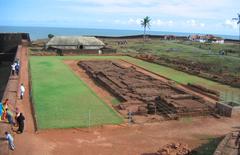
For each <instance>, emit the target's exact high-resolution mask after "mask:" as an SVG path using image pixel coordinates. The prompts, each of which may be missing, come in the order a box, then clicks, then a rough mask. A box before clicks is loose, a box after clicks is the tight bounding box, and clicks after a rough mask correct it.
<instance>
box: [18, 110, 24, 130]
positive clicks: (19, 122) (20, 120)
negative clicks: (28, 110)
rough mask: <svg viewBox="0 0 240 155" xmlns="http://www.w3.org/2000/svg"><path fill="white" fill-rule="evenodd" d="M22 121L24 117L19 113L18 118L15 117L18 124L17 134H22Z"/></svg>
mask: <svg viewBox="0 0 240 155" xmlns="http://www.w3.org/2000/svg"><path fill="white" fill-rule="evenodd" d="M24 120H25V117H24V116H23V114H22V113H20V114H19V116H17V124H18V130H17V133H23V130H24Z"/></svg>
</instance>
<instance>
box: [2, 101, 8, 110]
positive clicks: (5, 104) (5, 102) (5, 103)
mask: <svg viewBox="0 0 240 155" xmlns="http://www.w3.org/2000/svg"><path fill="white" fill-rule="evenodd" d="M8 101H9V100H8V98H7V99H5V101H4V102H3V108H4V109H7V108H8Z"/></svg>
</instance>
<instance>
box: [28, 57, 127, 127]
mask: <svg viewBox="0 0 240 155" xmlns="http://www.w3.org/2000/svg"><path fill="white" fill-rule="evenodd" d="M30 64H31V74H32V89H33V99H34V105H35V110H36V118H37V125H38V128H39V129H46V128H70V127H87V126H89V125H90V126H94V125H100V124H119V123H122V121H123V120H122V118H120V117H119V116H118V114H117V113H116V112H115V111H113V110H112V109H111V108H110V107H109V106H108V105H106V104H105V103H104V102H103V101H102V100H101V99H100V98H99V97H98V96H97V95H96V94H95V93H94V92H93V91H91V90H90V89H89V88H88V87H87V86H86V84H85V83H84V82H83V81H81V80H80V79H79V78H78V77H77V76H76V75H75V74H74V73H73V72H72V71H71V70H70V69H69V68H68V66H66V65H65V64H64V63H62V61H61V59H59V57H31V58H30Z"/></svg>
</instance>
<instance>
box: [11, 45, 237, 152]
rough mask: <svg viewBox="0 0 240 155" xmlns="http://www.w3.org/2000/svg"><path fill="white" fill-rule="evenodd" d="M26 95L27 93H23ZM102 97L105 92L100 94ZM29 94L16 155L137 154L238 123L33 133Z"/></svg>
mask: <svg viewBox="0 0 240 155" xmlns="http://www.w3.org/2000/svg"><path fill="white" fill-rule="evenodd" d="M26 54H27V48H26V47H23V49H22V53H21V59H22V60H21V61H22V68H21V69H22V72H21V77H20V79H21V82H23V83H25V86H26V88H27V90H28V81H27V80H28V65H27V64H28V59H27V55H26ZM26 94H28V93H27V92H26ZM102 95H103V96H105V95H106V94H104V93H103V94H102ZM28 97H29V96H28V95H26V96H25V97H24V100H23V102H22V101H18V102H17V106H18V107H19V108H20V109H21V110H22V111H23V113H24V114H25V116H26V121H25V122H26V130H25V132H24V133H23V134H20V135H15V143H16V150H15V151H14V152H13V154H16V155H55V154H58V155H79V154H84V155H92V154H96V155H101V154H102V155H112V154H114V155H118V154H119V155H129V154H131V155H140V154H143V153H152V152H156V151H157V150H158V148H159V147H160V146H163V145H165V144H167V143H169V142H176V141H177V142H184V143H187V144H189V145H190V147H191V148H195V147H198V146H200V145H201V144H203V143H206V142H207V139H208V138H209V137H212V136H222V135H224V134H226V133H228V132H229V131H231V130H235V129H236V127H237V126H239V122H240V118H236V119H228V118H222V119H214V118H206V117H203V118H202V117H198V118H188V119H180V120H179V121H165V122H160V123H151V124H144V125H131V126H122V127H115V126H105V127H99V128H91V129H62V130H61V129H56V130H44V131H39V132H37V133H35V132H34V123H33V119H32V113H31V107H30V102H29V98H28Z"/></svg>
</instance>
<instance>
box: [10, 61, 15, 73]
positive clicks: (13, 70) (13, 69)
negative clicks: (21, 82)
mask: <svg viewBox="0 0 240 155" xmlns="http://www.w3.org/2000/svg"><path fill="white" fill-rule="evenodd" d="M11 67H12V75H13V76H14V75H15V63H13V64H12V65H11Z"/></svg>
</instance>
